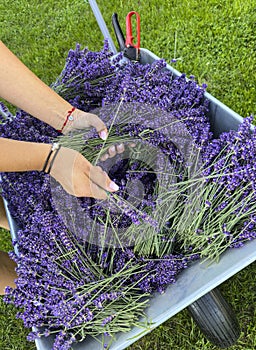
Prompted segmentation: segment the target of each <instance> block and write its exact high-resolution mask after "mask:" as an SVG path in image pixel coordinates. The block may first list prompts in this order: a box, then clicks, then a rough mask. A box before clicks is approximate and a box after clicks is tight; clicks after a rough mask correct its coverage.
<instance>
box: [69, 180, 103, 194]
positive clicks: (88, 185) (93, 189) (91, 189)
mask: <svg viewBox="0 0 256 350" xmlns="http://www.w3.org/2000/svg"><path fill="white" fill-rule="evenodd" d="M74 195H75V196H76V197H91V198H96V199H107V197H108V195H107V192H106V191H105V190H103V189H102V188H100V187H99V186H98V185H97V184H95V183H94V182H92V181H90V180H89V178H87V180H86V181H84V185H83V186H80V187H79V188H77V189H76V190H75V193H74Z"/></svg>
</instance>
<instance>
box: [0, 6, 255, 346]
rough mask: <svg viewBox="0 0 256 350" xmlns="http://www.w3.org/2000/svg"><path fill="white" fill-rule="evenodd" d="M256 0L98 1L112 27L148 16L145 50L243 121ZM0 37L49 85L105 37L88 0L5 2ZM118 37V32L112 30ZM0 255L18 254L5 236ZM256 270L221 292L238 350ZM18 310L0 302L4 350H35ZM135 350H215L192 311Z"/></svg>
mask: <svg viewBox="0 0 256 350" xmlns="http://www.w3.org/2000/svg"><path fill="white" fill-rule="evenodd" d="M253 3H254V2H253V1H250V0H232V1H231V0H201V1H198V0H190V1H189V0H183V1H180V0H172V1H171V0H150V1H139V0H136V1H135V0H123V1H121V0H118V1H117V0H115V1H106V0H105V1H103V0H98V4H99V7H100V9H101V11H102V13H103V14H104V18H105V20H106V22H107V25H108V26H109V27H111V15H112V13H113V12H117V13H118V15H119V19H120V22H121V25H122V27H123V28H124V26H125V16H126V14H127V13H128V12H129V11H131V10H137V11H138V12H139V13H140V15H141V45H142V47H145V48H147V49H150V50H151V51H152V52H154V53H155V54H157V55H158V56H160V57H163V58H165V59H166V60H167V61H170V60H171V59H172V58H177V59H178V62H177V64H176V68H177V69H178V70H180V71H182V72H185V73H186V74H188V75H190V74H193V75H195V76H196V78H197V80H198V81H199V82H200V83H202V82H206V83H207V84H208V91H209V92H210V93H212V94H213V95H214V96H215V97H217V98H218V99H219V100H221V101H222V102H224V103H225V104H227V105H228V106H229V107H231V108H232V109H233V110H235V111H236V112H238V113H239V114H241V115H242V116H248V115H250V114H253V113H255V110H256V93H255V86H256V74H255V68H256V51H255V47H256V34H255V33H256V22H255V16H256V6H255V5H254V4H253ZM0 23H1V26H0V38H1V40H3V41H4V43H6V44H7V46H8V47H9V48H10V49H11V50H12V51H13V52H14V53H15V54H16V55H18V56H19V57H20V59H21V60H22V61H23V62H24V63H25V64H26V65H27V66H28V67H29V68H30V69H31V70H32V71H34V72H35V73H36V74H37V75H38V76H39V77H40V78H41V79H42V80H43V81H45V82H46V83H47V84H50V83H51V82H52V81H54V80H55V78H56V76H57V75H58V74H59V73H60V71H61V70H62V68H63V66H64V64H65V58H66V55H67V52H68V50H69V49H70V48H74V47H75V43H76V42H79V43H81V44H82V45H84V46H87V47H89V49H91V50H98V49H100V48H101V47H102V42H103V38H102V35H101V33H100V30H99V28H98V26H97V23H96V20H95V19H94V16H93V14H92V11H91V9H90V7H89V5H88V4H87V3H86V2H84V1H82V0H72V1H67V0H63V1H54V0H45V1H40V0H33V1H32V0H1V2H0ZM111 32H112V29H111ZM0 249H2V250H6V251H7V250H9V249H11V242H10V237H9V234H8V233H6V232H5V231H1V230H0ZM255 272H256V264H255V263H254V264H251V265H250V266H249V267H247V268H246V269H244V270H243V271H241V272H240V273H238V274H236V275H235V276H234V277H232V278H231V279H230V280H228V281H226V282H225V283H224V284H222V286H221V290H222V291H223V294H224V295H225V296H226V298H227V300H228V301H229V302H230V303H231V304H232V306H233V308H234V310H235V311H236V314H237V316H238V319H239V321H240V325H241V328H242V334H241V338H240V340H239V341H238V343H237V344H236V345H235V346H233V347H232V348H231V349H232V350H242V349H243V350H253V349H254V348H255V347H256V315H255V298H256V296H255V280H254V279H255V277H254V276H255ZM15 313H16V310H15V309H14V308H12V307H10V306H9V305H5V304H4V303H3V302H2V300H1V299H0V349H1V350H16V349H17V350H30V349H35V346H34V345H33V344H30V343H28V342H26V334H27V331H26V330H25V329H24V328H23V326H22V323H21V322H20V321H18V320H16V319H15ZM129 349H130V350H142V349H143V350H170V349H172V350H176V349H177V350H191V349H192V350H205V349H207V350H208V349H209V350H216V349H217V348H216V347H215V346H213V345H211V344H210V343H209V342H207V341H206V340H205V338H204V337H203V335H202V334H201V332H200V331H199V330H198V328H197V327H196V326H195V324H194V322H193V321H192V320H191V318H190V316H189V315H188V314H187V312H186V310H184V311H182V312H180V313H179V314H178V315H176V316H174V317H172V318H171V319H170V320H168V321H167V322H165V323H164V324H163V325H161V326H159V327H158V328H157V329H155V330H154V331H152V332H151V333H150V334H149V335H147V336H145V337H143V338H142V339H141V340H139V341H138V342H136V343H134V344H133V345H132V346H131V347H130V348H129Z"/></svg>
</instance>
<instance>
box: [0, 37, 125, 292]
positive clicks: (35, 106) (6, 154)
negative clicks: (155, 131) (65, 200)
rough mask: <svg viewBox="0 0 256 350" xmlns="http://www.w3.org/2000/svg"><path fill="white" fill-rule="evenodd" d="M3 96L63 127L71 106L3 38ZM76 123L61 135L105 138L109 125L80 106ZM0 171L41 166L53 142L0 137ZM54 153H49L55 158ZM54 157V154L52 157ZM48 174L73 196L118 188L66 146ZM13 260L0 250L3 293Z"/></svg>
mask: <svg viewBox="0 0 256 350" xmlns="http://www.w3.org/2000/svg"><path fill="white" fill-rule="evenodd" d="M0 62H1V64H0V77H1V79H0V97H2V98H3V99H4V100H6V101H8V102H9V103H11V104H13V105H14V106H16V107H18V108H21V109H23V110H25V111H26V112H27V113H29V114H31V115H32V116H34V117H35V118H37V119H39V120H42V121H44V122H45V123H47V124H49V125H51V126H52V127H53V128H55V129H56V130H60V129H61V128H62V126H63V124H64V122H65V120H66V117H67V115H68V112H69V111H70V110H71V109H72V106H71V105H70V103H69V102H67V101H65V100H64V99H63V98H62V97H60V96H59V95H58V94H57V93H55V92H54V91H53V90H52V89H51V88H50V87H48V86H47V85H46V84H45V83H44V82H43V81H41V80H40V79H39V78H38V77H37V76H36V75H35V74H34V73H33V72H32V71H30V70H29V68H27V67H26V66H25V65H24V64H23V63H22V62H21V61H20V60H19V59H18V57H16V56H15V55H14V54H13V53H12V52H11V51H10V50H9V49H8V48H7V47H6V45H5V44H4V43H3V42H2V41H0ZM72 116H73V121H70V122H68V123H67V124H66V126H65V127H64V129H63V131H62V132H63V134H66V133H68V132H70V131H72V130H74V129H83V128H88V127H94V128H95V129H96V130H97V132H98V134H99V137H101V138H102V139H103V140H105V139H106V138H107V135H108V130H107V128H106V126H105V124H104V123H103V122H102V121H101V120H100V119H99V118H98V117H97V116H96V115H94V114H91V113H85V112H83V111H81V110H79V109H76V110H75V111H74V112H73V113H72ZM0 149H1V152H0V172H13V171H15V172H19V171H22V172H23V171H31V170H38V171H41V170H42V169H43V166H44V163H45V160H46V158H47V156H48V154H49V152H50V149H51V145H49V144H43V143H33V142H24V141H16V140H10V139H5V138H0ZM123 150H124V147H123V145H119V146H118V147H117V148H115V147H114V148H111V149H110V150H109V151H108V153H106V154H105V155H104V159H107V158H108V157H113V156H114V155H115V154H116V153H120V152H122V151H123ZM53 155H54V152H53V154H52V156H51V157H53ZM51 159H52V158H50V161H51ZM50 175H51V176H52V177H54V178H55V180H57V181H58V182H59V183H60V184H61V185H62V186H63V188H64V189H65V190H66V191H67V192H68V193H70V194H72V195H76V196H81V197H95V198H100V199H105V198H106V197H107V193H106V191H108V192H114V191H116V190H118V186H117V185H116V184H115V183H114V182H113V181H111V179H110V178H109V177H108V175H107V174H106V173H105V172H104V171H103V170H102V169H101V168H100V167H96V166H93V165H92V164H91V163H90V162H89V161H88V160H87V159H86V158H84V157H83V156H82V155H81V154H79V153H78V152H76V151H73V150H71V149H69V148H65V147H62V148H61V149H60V151H59V152H58V154H57V156H56V158H55V161H54V163H53V167H52V170H51V173H50ZM0 226H2V227H4V228H6V229H9V225H8V222H7V220H6V216H5V210H4V207H3V202H2V199H1V197H0ZM14 267H15V263H14V262H12V261H11V260H10V259H9V257H8V255H7V254H6V253H4V252H0V280H1V281H2V282H1V285H0V294H3V293H4V286H6V285H13V280H14V278H15V277H16V274H15V272H14Z"/></svg>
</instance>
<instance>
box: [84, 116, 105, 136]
mask: <svg viewBox="0 0 256 350" xmlns="http://www.w3.org/2000/svg"><path fill="white" fill-rule="evenodd" d="M87 122H88V125H89V126H92V127H94V128H95V129H96V130H97V132H98V134H99V136H100V138H102V140H106V139H107V137H108V129H107V127H106V125H105V124H104V123H103V121H102V120H101V119H100V118H99V117H98V116H97V115H96V114H92V113H87Z"/></svg>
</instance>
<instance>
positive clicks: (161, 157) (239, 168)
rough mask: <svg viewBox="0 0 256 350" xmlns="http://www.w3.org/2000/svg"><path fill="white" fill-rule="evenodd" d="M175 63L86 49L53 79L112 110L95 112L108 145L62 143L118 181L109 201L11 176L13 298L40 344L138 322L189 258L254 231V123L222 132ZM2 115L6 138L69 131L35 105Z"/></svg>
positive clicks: (66, 342) (83, 139) (77, 102)
mask: <svg viewBox="0 0 256 350" xmlns="http://www.w3.org/2000/svg"><path fill="white" fill-rule="evenodd" d="M165 67H166V64H165V62H164V61H163V60H159V61H157V62H155V63H153V64H152V65H144V66H143V65H141V64H139V63H134V62H126V63H124V62H122V61H121V56H118V57H113V55H112V53H110V52H109V49H108V47H107V44H105V45H104V48H103V50H102V51H101V52H97V53H94V52H90V51H89V50H87V49H85V50H81V48H80V46H79V45H78V46H77V47H76V49H75V50H71V51H70V53H69V56H68V59H67V63H66V66H65V68H64V69H63V72H62V73H61V76H60V77H59V78H58V79H57V81H56V82H55V83H54V84H53V85H52V87H53V88H54V89H55V90H56V91H57V92H58V93H59V94H61V95H62V96H63V97H64V98H66V99H68V100H69V101H70V102H71V103H72V104H73V105H74V106H76V107H78V108H81V109H83V110H85V111H95V106H98V107H104V108H100V109H98V110H96V111H95V112H96V113H97V114H99V116H100V117H101V118H102V119H103V120H104V121H105V122H106V124H107V126H108V129H109V137H108V139H107V140H106V142H102V140H100V139H98V137H97V135H96V133H95V132H94V131H90V132H88V133H87V132H86V133H80V134H79V133H77V134H72V135H69V136H65V137H62V138H61V140H60V142H62V144H63V145H65V146H69V147H73V148H74V149H77V150H78V151H80V152H81V153H83V154H84V155H85V156H86V157H87V158H88V159H89V160H90V161H91V162H93V163H94V164H101V165H102V166H103V167H105V170H106V171H107V172H108V173H109V175H110V177H111V178H112V179H113V180H114V181H115V182H116V183H118V184H119V187H120V191H119V192H118V193H117V194H115V195H111V196H109V198H108V200H107V201H106V202H105V203H103V202H98V201H96V200H94V199H91V198H83V199H75V202H74V199H72V198H70V197H69V196H64V194H63V189H61V188H60V186H58V184H53V182H52V180H51V179H50V177H49V176H48V175H44V174H42V173H40V172H29V173H24V174H23V173H10V174H3V176H2V189H3V196H4V197H5V198H6V199H7V200H8V203H9V209H10V212H11V214H12V216H13V217H14V218H15V219H16V221H17V222H18V224H19V227H20V230H19V232H18V241H17V242H16V241H15V242H13V244H14V247H17V248H18V251H19V255H18V256H17V255H16V254H14V253H11V256H12V258H13V259H14V260H16V261H17V263H18V270H17V272H18V276H19V277H18V279H17V288H16V289H14V290H12V289H10V288H8V289H7V296H6V298H5V299H6V301H7V302H10V303H14V305H16V306H17V307H19V308H21V309H23V311H21V312H20V313H19V314H18V317H20V318H21V319H22V320H23V322H24V324H25V326H27V327H31V326H36V327H37V328H38V332H36V333H33V332H32V333H31V334H30V336H29V339H30V340H34V339H35V338H37V337H40V336H48V335H49V334H55V336H56V338H55V344H54V349H62V350H64V349H69V348H70V347H71V346H72V344H73V343H74V342H76V341H81V340H83V339H85V338H86V337H87V336H89V335H90V336H93V337H96V336H98V335H101V334H103V335H105V336H107V338H111V337H113V336H114V334H115V333H116V332H117V331H127V330H129V329H130V327H132V326H133V325H136V324H138V322H139V321H138V319H139V317H140V315H141V314H142V313H143V309H144V307H145V305H146V303H147V299H148V298H149V294H152V293H153V292H154V291H158V292H160V293H163V292H164V290H165V289H166V288H167V286H168V285H169V284H170V283H175V281H176V278H177V276H178V274H179V273H180V271H182V270H183V269H185V268H187V267H188V266H189V264H190V262H192V261H193V260H195V259H198V258H199V257H211V258H216V257H218V255H219V254H220V253H221V252H222V251H224V250H225V249H227V247H239V246H241V245H242V244H243V241H244V240H248V239H253V238H255V233H254V232H255V221H256V220H255V215H254V212H255V207H254V205H255V198H254V196H255V195H254V189H255V184H254V182H255V181H254V173H255V169H254V165H253V164H254V163H253V159H255V133H254V132H253V133H250V130H249V129H250V122H251V119H250V120H249V119H248V120H245V122H244V123H243V124H242V125H241V127H240V128H239V130H238V132H229V133H224V134H222V135H221V136H220V138H219V139H217V140H215V139H213V138H212V133H211V131H210V124H209V120H208V117H207V111H208V105H207V101H206V100H205V99H204V91H205V86H202V87H199V86H198V85H197V84H196V82H195V81H194V80H193V79H190V80H188V79H187V78H186V77H185V75H181V76H180V77H177V78H174V77H173V76H172V73H170V72H169V71H168V70H166V69H165ZM127 105H128V106H129V107H128V110H127ZM149 106H150V108H149ZM1 111H2V112H1V113H0V118H1V119H0V121H1V122H0V136H1V137H10V138H13V139H17V140H27V141H34V142H51V141H52V140H54V139H56V137H57V136H58V134H57V132H56V131H55V130H53V129H52V128H51V127H50V126H48V125H46V124H44V123H42V122H40V121H38V120H36V119H34V118H32V117H31V116H29V115H27V114H26V113H25V112H24V111H18V112H17V114H16V116H15V117H13V116H11V114H9V113H8V111H7V110H6V109H5V107H4V106H2V107H1ZM152 111H153V113H152ZM159 111H160V112H159ZM98 112H99V113H98ZM118 115H121V119H120V118H119V119H118V117H117V116H118ZM159 116H160V117H159ZM169 131H171V132H169ZM170 135H171V136H172V137H171V138H170ZM120 142H124V143H125V145H126V151H125V152H127V153H125V156H122V155H118V156H117V157H116V158H115V160H114V161H112V160H107V161H106V162H104V164H102V163H101V160H100V157H101V155H102V154H104V152H106V150H107V149H108V147H109V146H111V145H113V144H116V143H120ZM131 142H135V143H136V147H135V148H133V147H130V143H131ZM187 149H189V152H187ZM58 205H59V207H58ZM63 208H66V209H67V211H66V212H65V211H64V212H63V211H62V209H63ZM74 208H75V209H74ZM70 209H71V210H70ZM61 214H63V215H61ZM95 227H96V229H95ZM92 228H93V229H94V231H93V230H92ZM93 232H94V235H93V234H92V233H93ZM120 232H121V235H120ZM146 237H147V238H148V239H145V238H146ZM113 238H114V240H113ZM143 297H144V298H143Z"/></svg>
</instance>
